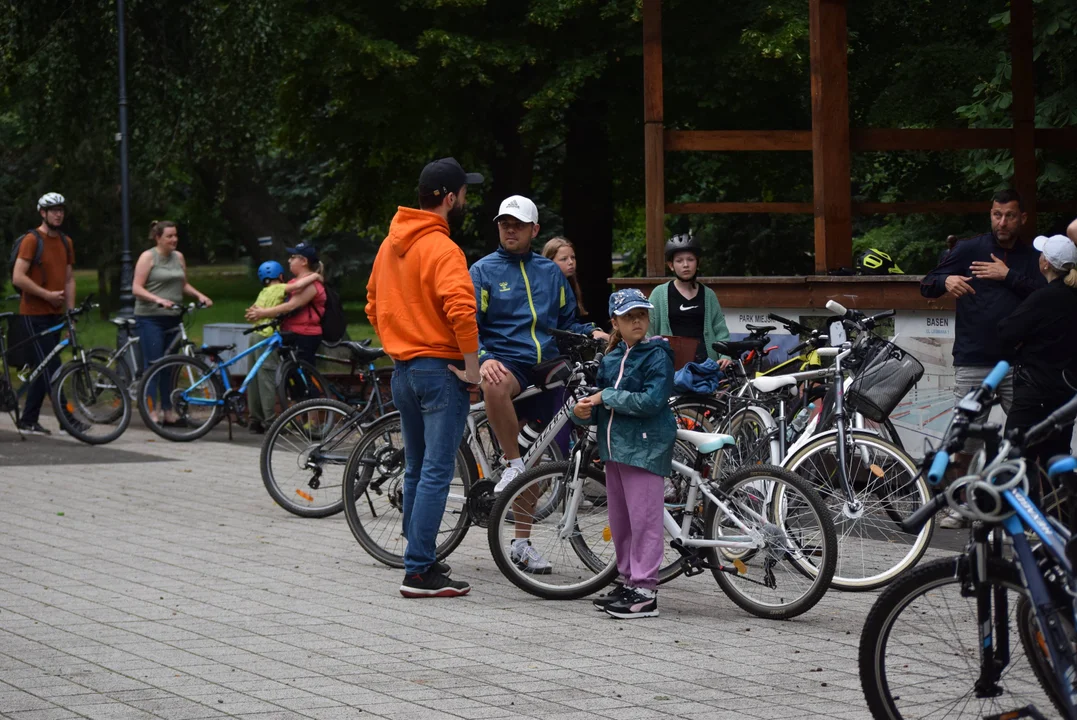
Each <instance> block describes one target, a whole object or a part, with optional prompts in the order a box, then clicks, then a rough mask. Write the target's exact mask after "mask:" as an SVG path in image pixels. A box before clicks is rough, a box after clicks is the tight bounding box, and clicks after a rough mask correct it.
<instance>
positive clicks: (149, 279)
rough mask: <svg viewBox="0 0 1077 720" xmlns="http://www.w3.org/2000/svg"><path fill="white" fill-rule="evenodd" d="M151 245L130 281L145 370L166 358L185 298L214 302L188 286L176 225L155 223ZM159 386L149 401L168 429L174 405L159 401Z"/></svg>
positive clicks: (164, 399)
mask: <svg viewBox="0 0 1077 720" xmlns="http://www.w3.org/2000/svg"><path fill="white" fill-rule="evenodd" d="M150 242H152V243H153V244H154V246H153V247H152V248H150V249H149V250H146V251H145V252H143V253H142V254H141V255H139V256H138V262H137V263H135V276H134V279H133V280H132V281H131V292H132V294H133V295H134V296H135V331H136V332H137V333H138V338H139V345H140V346H141V348H142V367H143V368H147V367H149V366H150V365H152V364H153V363H155V362H157V360H159V359H161V357H162V356H163V355H164V354H165V348H166V347H167V346H168V342H167V336H168V334H169V333H174V332H176V330H177V328H178V327H179V324H180V315H179V313H178V312H176V310H177V309H178V307H179V305H180V303H182V302H183V296H184V295H190V296H192V297H194V298H196V299H197V300H198V302H200V303H203V304H204V305H205V306H206V307H209V306H211V305H213V301H212V300H210V299H209V298H208V297H206V296H205V295H203V294H202V293H200V292H199V291H198V290H197V289H196V288H195V287H194V286H193V285H191V283H189V282H187V262H186V261H185V260H184V259H183V253H181V252H180V251H179V250H177V249H176V245H177V244H178V243H179V233H178V231H177V229H176V223H174V222H172V221H171V220H160V221H158V220H154V221H153V222H152V223H150ZM156 386H157V382H156V378H154V382H153V387H151V388H149V397H150V398H151V399H152V400H153V401H154V406H153V410H152V416H153V421H154V422H156V423H160V422H161V415H162V413H163V414H164V424H165V425H168V424H170V423H174V422H176V413H174V412H173V411H172V402H171V401H170V399H169V397H168V395H167V394H166V395H163V396H162V397H161V398H160V399H158V398H157V387H156Z"/></svg>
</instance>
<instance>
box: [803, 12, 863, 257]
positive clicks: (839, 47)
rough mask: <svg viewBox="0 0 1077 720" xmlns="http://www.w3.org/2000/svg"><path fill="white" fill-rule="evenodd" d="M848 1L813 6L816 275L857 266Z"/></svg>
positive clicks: (813, 152)
mask: <svg viewBox="0 0 1077 720" xmlns="http://www.w3.org/2000/svg"><path fill="white" fill-rule="evenodd" d="M845 9H846V0H811V3H810V9H809V18H810V30H809V32H810V37H811V109H812V112H811V115H812V121H811V132H812V167H813V180H814V185H815V187H814V190H815V193H814V195H815V197H814V208H815V271H816V273H818V274H820V275H822V274H826V271H827V270H829V269H833V268H838V267H842V266H846V267H848V266H849V265H851V264H852V261H853V239H852V238H853V227H852V191H851V187H850V180H849V173H850V160H849V153H850V151H849V68H848V65H849V63H848V45H847V35H848V28H847V26H846V12H845Z"/></svg>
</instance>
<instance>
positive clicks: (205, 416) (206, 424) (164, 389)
mask: <svg viewBox="0 0 1077 720" xmlns="http://www.w3.org/2000/svg"><path fill="white" fill-rule="evenodd" d="M280 323H281V319H280V318H274V319H273V320H272V321H270V322H268V323H266V324H263V325H258V326H255V327H252V328H250V329H248V330H245V331H244V332H243V334H244V335H249V334H251V333H253V332H255V331H257V330H264V329H267V328H268V329H272V330H273V334H272V335H270V336H269V337H268V338H266V339H265V340H262V341H260V342H258V343H256V344H255V345H252V346H251V347H249V348H247V349H246V350H244V351H243V352H241V353H239V354H237V355H235V356H234V357H232V358H231V359H230V360H222V359H221V354H222V353H225V352H230V351H232V350H235V345H208V346H207V345H203V346H202V352H203V353H204V354H205V356H206V357H207V358H208V359H209V360H210V361H211V362H210V364H207V363H206V362H204V361H203V360H201V359H200V358H197V357H188V356H186V355H166V356H165V357H163V358H161V359H160V360H158V361H157V362H155V363H154V364H153V365H151V366H150V367H149V368H147V369H146V374H145V375H144V376H143V379H142V385H141V387H140V388H139V394H138V412H139V415H141V416H142V421H143V422H144V423H145V424H146V427H148V428H149V429H150V430H152V431H153V432H154V433H156V434H157V435H160V436H161V437H163V438H165V439H166V440H171V441H173V442H190V441H191V440H197V439H198V438H200V437H203V436H204V435H205V434H206V433H208V432H209V431H210V430H212V429H213V427H214V426H215V425H216V424H217V423H218V422H219V421H220V420H221V419H222V417H225V416H227V418H228V420H229V437H231V421H232V419H233V417H234V418H235V419H236V421H237V422H238V423H239V424H240V425H244V424H245V423H246V419H245V418H246V391H247V386H248V385H250V383H251V382H253V380H254V377H255V375H257V373H258V371H259V370H260V369H261V367H262V364H263V363H265V361H266V359H267V358H268V357H269V356H270V354H271V353H272V352H273V351H274V350H279V351H280V353H281V354H282V356H283V357H282V362H281V367H280V368H279V369H278V374H277V378H278V392H279V393H280V395H281V402H282V404H283V405H285V406H286V407H287V406H290V405H291V404H293V402H294V401H298V400H300V399H307V398H310V397H312V396H324V395H325V393H326V390H325V388H326V387H327V386H328V383H327V382H326V381H325V379H324V378H323V377H322V376H321V374H320V373H319V372H318V371H317V370H315V369H314V368H313V367H311V366H310V365H309V364H307V363H306V362H304V361H302V360H300V359H299V357H298V353H297V350H296V349H295V346H294V345H292V344H291V343H290V341H289V337H290V334H288V333H284V334H282V333H281V332H280V331H279V327H280ZM255 352H260V353H261V354H260V355H259V356H258V359H257V360H255V362H254V365H253V366H252V367H251V369H250V371H249V372H248V373H247V375H246V377H245V378H244V379H243V382H242V383H241V384H240V386H239V387H238V388H233V387H232V380H231V378H230V377H229V373H228V368H229V367H231V366H232V365H235V364H236V363H237V362H239V361H240V360H242V359H243V358H245V357H247V356H248V355H251V354H253V353H255ZM285 368H288V372H289V373H291V376H294V377H295V378H298V379H299V380H300V381H301V384H300V383H298V382H297V383H296V384H295V385H289V384H287V383H283V382H280V378H281V377H282V376H284V373H281V370H284V369H285ZM151 388H159V392H160V395H161V397H162V398H165V397H167V398H168V399H169V400H170V401H171V405H172V407H173V409H174V410H175V412H176V414H177V416H178V419H177V421H176V422H175V423H168V422H164V421H162V422H158V421H156V420H154V419H153V415H152V407H151V403H152V402H153V400H154V398H151V397H150V394H151V393H150V389H151Z"/></svg>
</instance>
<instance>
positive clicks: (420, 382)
mask: <svg viewBox="0 0 1077 720" xmlns="http://www.w3.org/2000/svg"><path fill="white" fill-rule="evenodd" d="M450 363H452V364H455V365H457V366H462V363H460V362H459V361H453V360H445V359H442V358H414V359H412V360H403V361H397V363H396V369H395V370H394V371H393V383H392V385H393V402H394V403H396V409H397V410H399V411H400V426H401V434H402V435H403V438H404V460H405V467H404V526H403V533H404V537H406V538H407V540H408V544H407V548H406V549H405V550H404V572H406V573H407V574H408V575H413V574H415V573H424V572H426V571H427V569H428V568H429V567H430V566H431V565H432V564H433V563H434V561H435V560H436V559H437V558H436V557H435V556H434V549H435V548H436V547H437V539H438V531H439V530H440V529H441V519H442V516H443V515H444V514H445V499H446V498H447V497H448V495H449V484H450V483H451V482H452V478H453V474H454V471H455V468H456V449H457V448H458V447H459V446H460V440H461V439H462V438H463V436H464V427H465V425H466V421H467V413H468V406H469V402H468V393H467V390H466V389H465V386H464V384H463V383H461V382H460V380H459V379H458V378H457V377H456V375H454V374H453V373H452V371H451V370H449V364H450Z"/></svg>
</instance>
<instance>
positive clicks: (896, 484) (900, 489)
mask: <svg viewBox="0 0 1077 720" xmlns="http://www.w3.org/2000/svg"><path fill="white" fill-rule="evenodd" d="M838 458H839V454H838V436H837V435H836V434H830V435H824V436H822V437H820V438H818V439H817V440H813V441H812V442H809V443H808V444H807V445H805V446H804V447H803V448H801V449H800V450H799V451H798V452H797V454H796V455H794V456H793V457H792V458H789V459H788V460H787V461H786V462H785V463H784V466H785V468H786V469H788V470H791V471H793V472H794V473H796V474H797V475H799V476H800V477H802V478H804V479H805V480H807V481H808V482H809V483H811V485H812V486H813V487H815V488H816V489H817V490H818V491H819V494H820V495H821V496H822V498H823V501H824V502H825V503H826V505H827V508H828V509H829V511H830V516H831V518H832V519H833V521H834V527H835V529H836V530H837V533H838V568H837V571H836V572H835V573H834V580H833V585H834V587H836V588H839V589H841V590H874V589H876V588H879V587H882V586H884V585H886V584H887V583H889V582H891V581H892V580H893V579H894V578H895V577H897V576H898V575H899V574H900V573H902V572H903V571H905V570H908V569H909V568H911V567H912V566H914V565H916V563H917V562H919V561H920V558H921V557H923V555H924V553H925V552H926V551H927V548H928V545H929V543H930V542H931V534H932V533H933V532H934V528H935V521H934V519H931V520H928V521H927V523H925V524H924V527H923V528H921V529H920V532H919V533H917V534H915V535H913V534H910V533H906V532H904V531H903V530H902V529H901V527H900V526H899V523H900V522H901V520H903V519H904V518H906V517H908V516H909V515H912V514H913V513H914V512H915V511H916V510H918V509H919V508H920V507H921V506H922V505H924V504H925V503H927V502H928V501H929V500H930V499H931V491H930V490H929V488H928V486H927V482H926V481H925V480H924V479H923V478H922V477H920V474H919V472H918V471H917V470H916V466H915V464H914V463H913V461H912V460H911V459H909V456H908V455H906V454H905V453H903V452H902V451H901V450H899V449H897V448H896V447H894V446H893V445H891V444H890V443H888V442H886V441H885V440H882V439H881V438H879V437H878V436H877V435H873V434H871V433H861V432H852V433H848V434H847V435H846V447H845V474H846V477H847V478H848V481H849V484H850V487H851V489H852V491H853V497H854V501H853V502H850V501H849V500H848V498H847V497H846V494H845V488H844V487H843V483H842V480H841V464H840V463H839V461H838Z"/></svg>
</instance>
